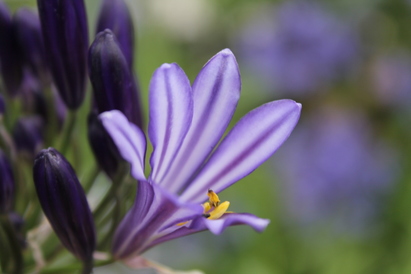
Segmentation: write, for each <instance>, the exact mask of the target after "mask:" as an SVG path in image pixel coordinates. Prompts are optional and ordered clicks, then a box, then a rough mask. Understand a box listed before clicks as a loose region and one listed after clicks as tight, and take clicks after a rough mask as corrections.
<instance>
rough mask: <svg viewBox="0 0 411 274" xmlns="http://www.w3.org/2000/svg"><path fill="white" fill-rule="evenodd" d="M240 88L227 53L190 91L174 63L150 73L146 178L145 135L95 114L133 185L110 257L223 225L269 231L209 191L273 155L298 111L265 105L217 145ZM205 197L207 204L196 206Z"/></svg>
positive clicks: (119, 117) (290, 104) (120, 119)
mask: <svg viewBox="0 0 411 274" xmlns="http://www.w3.org/2000/svg"><path fill="white" fill-rule="evenodd" d="M240 88H241V79H240V73H239V70H238V65H237V62H236V60H235V57H234V55H233V54H232V52H231V51H230V50H228V49H226V50H223V51H221V52H219V53H218V54H217V55H215V56H214V57H213V58H211V59H210V61H209V62H208V63H207V64H206V65H205V66H204V67H203V69H202V70H201V71H200V73H199V74H198V76H197V78H196V80H195V81H194V83H193V85H192V86H191V85H190V81H189V80H188V78H187V76H186V75H185V73H184V71H183V70H182V69H181V68H180V67H179V66H178V65H177V64H164V65H162V66H161V67H160V68H159V69H157V70H156V71H155V73H154V75H153V77H152V80H151V83H150V96H149V104H150V122H149V128H148V136H149V138H150V140H151V143H152V144H153V148H154V150H153V153H152V155H151V158H150V164H151V167H152V171H151V174H150V176H149V177H148V179H147V178H146V177H145V175H144V169H145V167H144V162H145V153H146V139H145V136H144V133H143V132H142V131H141V129H139V128H138V127H137V126H135V125H134V124H133V123H131V122H129V121H127V119H126V117H125V116H124V115H123V114H122V113H121V112H120V111H117V110H113V111H110V112H106V113H103V114H101V115H100V118H101V119H102V122H103V125H104V126H105V128H106V129H107V131H108V132H109V134H110V135H111V137H112V138H113V141H114V142H115V144H116V145H117V147H118V149H119V151H120V153H121V155H122V157H123V158H124V159H125V160H126V161H128V162H129V163H130V164H131V174H132V176H133V177H134V178H135V179H137V180H139V183H138V190H137V197H136V200H135V203H134V206H133V207H132V208H131V210H130V211H129V212H128V213H127V215H126V216H125V218H124V219H123V221H122V222H121V223H120V225H119V227H118V228H117V231H116V233H115V236H114V240H113V248H112V251H113V254H114V256H115V257H116V258H117V259H130V258H131V257H132V256H134V255H139V254H141V253H143V252H144V251H146V250H147V249H149V248H151V247H153V246H155V245H157V244H160V243H162V242H165V241H168V240H172V239H175V238H179V237H182V236H185V235H188V234H192V233H196V232H199V231H202V230H206V229H209V230H210V231H211V232H213V233H214V234H220V233H222V232H223V231H224V229H225V228H226V227H228V226H230V225H238V224H247V225H250V226H251V227H253V228H254V229H255V230H257V231H262V230H263V229H264V228H265V227H266V226H267V225H268V223H269V220H266V219H260V218H258V217H256V216H254V215H251V214H248V213H231V212H230V213H229V214H228V212H227V208H228V205H229V202H223V203H220V201H219V198H218V196H217V195H216V194H215V192H221V191H222V190H224V189H225V188H227V187H229V186H230V185H232V184H234V183H235V182H236V181H238V180H240V179H241V178H243V177H244V176H246V175H248V174H249V173H250V172H252V171H253V170H254V169H255V168H257V167H258V166H259V165H260V164H261V163H262V162H264V161H265V160H266V159H267V158H268V157H270V156H271V155H272V154H273V153H274V152H275V151H276V150H277V149H278V147H279V146H280V145H281V144H282V143H283V142H284V141H285V140H286V139H287V138H288V136H289V134H290V133H291V131H292V130H293V129H294V126H295V125H296V123H297V121H298V119H299V116H300V111H301V105H300V104H298V103H296V102H294V101H292V100H279V101H274V102H270V103H267V104H265V105H263V106H261V107H259V108H257V109H255V110H253V111H251V112H250V113H248V114H247V115H246V116H245V117H244V118H243V119H241V120H240V121H239V122H238V123H237V125H236V126H234V128H233V129H232V130H231V131H230V132H229V133H228V135H227V136H226V137H225V138H224V139H223V140H222V142H221V143H220V145H219V146H217V144H218V142H219V140H220V139H221V138H222V136H223V134H224V132H225V130H226V129H227V126H228V124H229V122H230V120H231V118H232V115H233V113H234V111H235V108H236V106H237V102H238V99H239V97H240ZM216 146H217V148H216V149H215V151H214V153H211V152H212V151H213V149H214V148H215V147H216ZM207 159H208V161H207V162H206V163H205V161H206V160H207ZM210 189H212V190H214V191H215V192H213V191H211V190H210ZM177 194H180V196H177ZM207 196H208V197H209V202H206V203H204V204H203V206H201V205H200V203H201V202H204V201H205V200H206V197H207Z"/></svg>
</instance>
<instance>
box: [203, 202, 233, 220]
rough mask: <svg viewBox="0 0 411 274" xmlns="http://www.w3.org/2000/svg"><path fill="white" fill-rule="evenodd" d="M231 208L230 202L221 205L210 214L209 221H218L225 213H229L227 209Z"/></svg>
mask: <svg viewBox="0 0 411 274" xmlns="http://www.w3.org/2000/svg"><path fill="white" fill-rule="evenodd" d="M229 206H230V202H228V201H225V202H223V203H221V204H220V205H219V206H217V207H216V208H214V210H213V211H211V212H210V217H208V219H210V220H216V219H218V218H220V217H221V216H223V214H224V213H226V212H227V209H228V207H229Z"/></svg>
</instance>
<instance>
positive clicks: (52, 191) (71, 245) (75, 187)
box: [33, 148, 96, 263]
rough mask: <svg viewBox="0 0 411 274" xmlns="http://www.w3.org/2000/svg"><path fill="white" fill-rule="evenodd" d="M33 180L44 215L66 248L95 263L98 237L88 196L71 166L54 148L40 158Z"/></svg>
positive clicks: (37, 161) (38, 157) (44, 150)
mask: <svg viewBox="0 0 411 274" xmlns="http://www.w3.org/2000/svg"><path fill="white" fill-rule="evenodd" d="M33 179H34V184H35V186H36V191H37V195H38V198H39V201H40V204H41V207H42V208H43V211H44V214H45V215H46V217H47V219H48V220H49V222H50V224H51V226H52V227H53V229H54V232H55V233H56V234H57V236H58V237H59V239H60V241H61V242H62V243H63V245H64V246H65V247H66V248H67V249H68V250H69V251H70V252H71V253H73V254H74V255H75V256H76V257H77V258H79V259H81V260H83V261H84V262H86V263H87V262H88V263H91V262H92V260H93V252H94V249H95V246H96V233H95V228H94V221H93V217H92V215H91V211H90V207H89V205H88V202H87V199H86V195H85V193H84V191H83V188H82V187H81V185H80V182H79V180H78V179H77V176H76V173H75V172H74V170H73V168H72V166H71V165H70V163H69V162H68V161H67V160H66V159H65V158H64V156H63V155H61V154H60V153H59V152H58V151H57V150H55V149H54V148H48V149H43V150H42V151H41V152H40V153H39V154H38V155H37V157H36V160H35V161H34V167H33Z"/></svg>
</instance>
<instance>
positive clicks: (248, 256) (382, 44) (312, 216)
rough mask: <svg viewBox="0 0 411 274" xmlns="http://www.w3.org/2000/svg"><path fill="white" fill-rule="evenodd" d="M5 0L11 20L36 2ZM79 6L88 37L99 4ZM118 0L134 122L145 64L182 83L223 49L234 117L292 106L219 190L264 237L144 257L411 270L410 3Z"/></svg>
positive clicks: (246, 233)
mask: <svg viewBox="0 0 411 274" xmlns="http://www.w3.org/2000/svg"><path fill="white" fill-rule="evenodd" d="M5 2H6V3H7V5H9V7H10V8H11V9H12V10H13V11H15V10H16V9H18V8H19V7H21V6H32V7H35V6H36V3H35V1H34V0H5ZM85 2H86V7H87V13H88V20H89V32H90V40H91V41H92V40H94V36H95V26H96V15H97V13H98V10H99V3H100V1H96V0H86V1H85ZM127 4H128V5H129V8H130V11H131V13H132V15H133V17H134V23H135V31H136V37H137V39H136V40H137V41H136V46H135V65H134V66H135V68H134V69H135V72H136V74H137V75H138V78H139V81H140V86H141V97H142V102H143V104H145V105H144V107H145V113H146V114H147V108H148V106H147V97H148V94H147V92H148V83H149V80H150V78H151V75H152V73H153V72H154V70H155V69H156V68H157V67H159V66H160V65H161V64H162V63H166V62H167V63H171V62H177V63H178V64H179V65H180V66H181V67H182V68H184V70H185V71H186V73H187V75H188V76H189V78H190V80H191V81H193V80H194V77H195V74H196V72H197V71H199V69H200V68H201V66H202V64H204V63H205V62H206V61H207V58H209V57H210V56H212V55H213V54H214V53H216V52H218V51H219V50H221V49H223V48H226V47H228V48H230V49H231V50H232V51H233V52H234V54H235V55H236V57H237V61H238V63H239V67H240V71H241V72H242V79H243V85H242V97H241V99H240V103H239V107H238V109H237V112H236V114H235V117H234V119H233V120H234V121H237V120H238V118H239V117H241V116H243V115H244V114H245V113H246V112H248V111H249V110H251V109H253V108H255V107H256V106H258V105H260V104H261V103H264V102H268V101H271V100H275V99H281V98H290V99H294V100H297V101H299V102H301V103H302V104H303V111H302V115H301V120H300V123H299V125H297V128H296V130H295V132H293V134H292V136H291V138H290V140H289V141H288V142H286V143H285V144H284V147H283V148H281V149H280V151H279V152H278V153H277V154H275V155H274V156H273V157H272V160H270V161H269V162H267V163H265V164H264V165H263V166H262V167H261V168H259V169H257V170H256V171H255V172H254V173H252V174H251V175H250V176H248V177H246V178H245V179H243V180H242V181H241V182H239V183H238V184H236V186H235V187H232V188H230V189H229V190H227V191H225V192H222V193H220V197H221V198H222V199H224V200H229V201H231V209H232V210H234V211H236V212H242V211H246V212H252V213H255V214H257V215H258V216H260V217H263V218H269V219H271V223H270V225H269V226H268V228H267V229H266V231H265V232H263V233H262V234H256V233H255V232H254V231H252V230H251V229H249V228H248V227H234V228H230V229H229V231H227V232H225V233H223V235H221V236H218V237H217V236H214V235H212V234H211V233H203V234H197V235H194V236H189V237H187V238H184V239H178V240H176V241H172V242H169V243H166V244H164V245H161V246H158V247H155V248H154V249H152V250H151V251H149V252H148V253H147V256H148V257H149V258H151V259H154V260H156V261H159V262H161V263H162V264H165V265H168V266H170V267H172V268H175V269H201V270H203V271H204V272H205V273H240V274H241V273H316V274H317V273H320V274H321V273H354V274H355V273H411V260H409V256H410V253H411V214H410V210H411V142H410V140H411V126H410V124H411V123H410V122H411V111H410V108H409V107H408V105H409V104H411V28H410V26H411V1H407V0H377V1H373V0H361V1H349V0H338V1H325V0H323V1H315V2H314V1H292V0H287V1H286V0H284V1H268V0H267V1H263V0H258V1H245V0H240V1H239V0H237V1H234V0H223V1H222V0H167V1H164V0H152V1H143V0H129V1H127ZM307 12H308V15H307ZM296 89H298V90H297V91H296ZM145 117H147V115H145ZM84 124H85V122H84ZM145 124H147V121H146V123H145ZM79 128H82V129H84V132H81V133H80V136H81V138H83V140H84V145H82V144H76V145H78V146H84V147H85V149H86V158H85V159H78V162H77V164H75V165H76V166H77V167H78V168H79V171H78V174H79V176H82V175H84V172H82V170H83V169H85V168H87V167H88V166H90V164H85V165H82V163H90V162H93V161H94V158H93V157H92V155H91V153H90V152H89V148H88V147H87V146H88V144H87V140H86V127H85V125H84V126H82V127H79ZM87 151H88V152H87ZM72 159H76V157H75V155H73V156H72ZM82 168H83V169H82ZM114 267H118V268H115V269H116V270H111V271H123V272H124V273H127V271H128V270H127V269H126V268H124V267H122V266H114ZM110 269H111V268H110ZM107 271H109V270H107V269H106V270H105V269H98V270H96V273H100V272H101V273H109V272H107ZM130 273H133V272H131V270H130Z"/></svg>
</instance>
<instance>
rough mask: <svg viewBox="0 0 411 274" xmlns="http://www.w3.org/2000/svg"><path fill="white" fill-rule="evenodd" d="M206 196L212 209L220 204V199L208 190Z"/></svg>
mask: <svg viewBox="0 0 411 274" xmlns="http://www.w3.org/2000/svg"><path fill="white" fill-rule="evenodd" d="M207 195H208V199H209V200H210V205H211V206H212V207H218V205H219V204H220V199H219V198H218V196H217V194H216V193H215V192H214V191H212V190H211V189H209V190H208V193H207Z"/></svg>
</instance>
